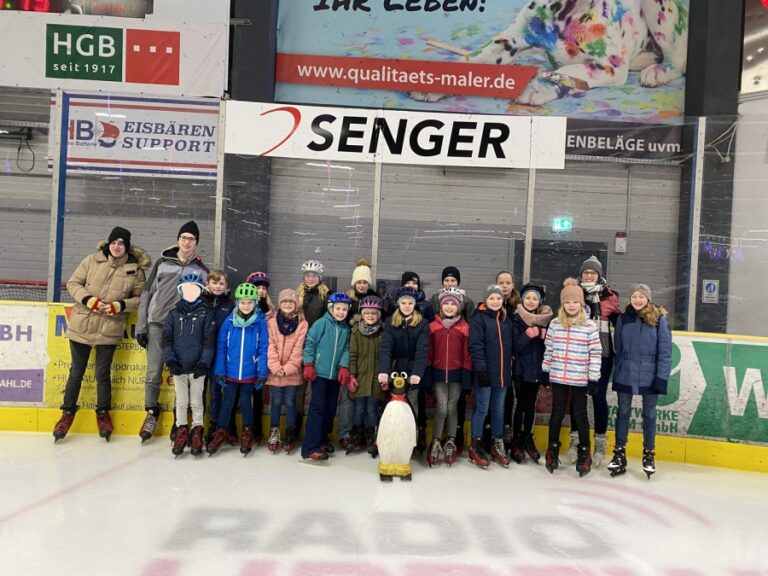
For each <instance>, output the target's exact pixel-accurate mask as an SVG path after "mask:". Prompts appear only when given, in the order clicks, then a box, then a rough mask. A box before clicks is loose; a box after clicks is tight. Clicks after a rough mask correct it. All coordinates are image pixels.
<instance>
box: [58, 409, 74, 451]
mask: <svg viewBox="0 0 768 576" xmlns="http://www.w3.org/2000/svg"><path fill="white" fill-rule="evenodd" d="M74 421H75V413H74V412H72V411H70V410H62V411H61V418H59V421H58V422H56V426H54V427H53V438H54V440H53V442H54V443H56V442H58V441H59V440H61V439H62V438H64V437H66V435H67V434H68V433H69V429H70V428H71V427H72V422H74Z"/></svg>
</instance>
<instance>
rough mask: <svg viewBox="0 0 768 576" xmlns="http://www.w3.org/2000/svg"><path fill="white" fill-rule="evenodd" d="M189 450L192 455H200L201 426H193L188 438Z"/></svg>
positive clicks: (201, 449) (201, 445) (201, 448)
mask: <svg viewBox="0 0 768 576" xmlns="http://www.w3.org/2000/svg"><path fill="white" fill-rule="evenodd" d="M189 446H190V452H191V453H192V456H200V454H202V453H203V427H202V426H193V427H192V432H191V433H190V438H189Z"/></svg>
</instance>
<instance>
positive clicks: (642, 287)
mask: <svg viewBox="0 0 768 576" xmlns="http://www.w3.org/2000/svg"><path fill="white" fill-rule="evenodd" d="M635 292H640V293H641V294H642V295H643V296H645V297H646V298H648V302H651V301H653V298H652V296H653V292H651V287H650V286H648V284H641V283H640V282H636V283H635V284H632V286H630V287H629V296H630V298H631V297H632V294H634V293H635Z"/></svg>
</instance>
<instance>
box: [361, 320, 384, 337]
mask: <svg viewBox="0 0 768 576" xmlns="http://www.w3.org/2000/svg"><path fill="white" fill-rule="evenodd" d="M383 325H384V323H383V322H382V321H381V317H379V319H378V320H377V321H376V324H366V323H365V320H360V323H359V324H358V325H357V329H358V330H360V334H362V335H363V336H373V335H374V334H376V333H377V332H378V331H379V330H381V327H382V326H383Z"/></svg>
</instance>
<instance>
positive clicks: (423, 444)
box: [416, 426, 427, 454]
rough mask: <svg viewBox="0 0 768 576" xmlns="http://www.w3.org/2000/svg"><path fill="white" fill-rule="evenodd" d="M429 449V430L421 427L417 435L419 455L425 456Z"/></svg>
mask: <svg viewBox="0 0 768 576" xmlns="http://www.w3.org/2000/svg"><path fill="white" fill-rule="evenodd" d="M426 449H427V429H426V428H424V427H423V426H419V428H418V431H417V435H416V450H418V451H419V454H424V450H426Z"/></svg>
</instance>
